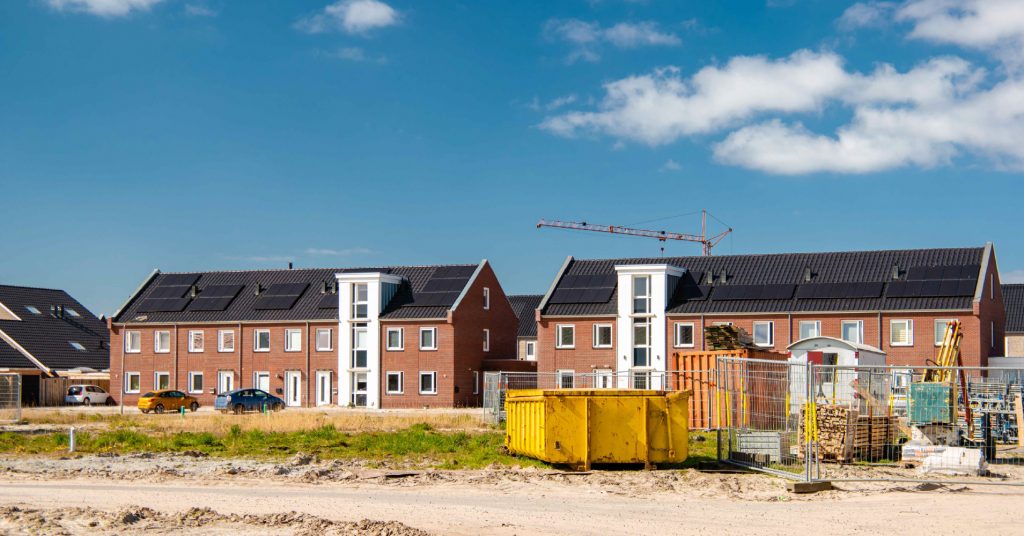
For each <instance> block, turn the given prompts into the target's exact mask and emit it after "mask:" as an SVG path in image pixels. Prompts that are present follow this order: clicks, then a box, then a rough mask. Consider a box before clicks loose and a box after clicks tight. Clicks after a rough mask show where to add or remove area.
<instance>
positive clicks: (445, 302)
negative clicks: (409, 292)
mask: <svg viewBox="0 0 1024 536" xmlns="http://www.w3.org/2000/svg"><path fill="white" fill-rule="evenodd" d="M459 294H461V293H460V292H420V293H418V294H416V297H415V298H414V301H413V303H410V304H407V306H410V307H438V306H444V307H451V306H452V305H453V304H454V303H455V300H457V299H458V298H459Z"/></svg>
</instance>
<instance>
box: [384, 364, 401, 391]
mask: <svg viewBox="0 0 1024 536" xmlns="http://www.w3.org/2000/svg"><path fill="white" fill-rule="evenodd" d="M392 376H398V390H397V391H392V390H391V377H392ZM384 392H385V393H386V394H389V395H402V394H405V372H402V371H400V370H389V371H388V372H386V373H384Z"/></svg>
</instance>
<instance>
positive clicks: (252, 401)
mask: <svg viewBox="0 0 1024 536" xmlns="http://www.w3.org/2000/svg"><path fill="white" fill-rule="evenodd" d="M213 407H214V409H216V410H218V411H220V412H222V413H227V412H229V411H233V412H235V413H245V412H246V411H280V410H282V409H284V400H281V399H280V398H278V397H276V396H274V395H272V394H270V393H268V392H266V391H261V390H260V389H236V390H234V391H230V392H227V393H221V394H219V395H217V399H216V400H215V401H214V402H213Z"/></svg>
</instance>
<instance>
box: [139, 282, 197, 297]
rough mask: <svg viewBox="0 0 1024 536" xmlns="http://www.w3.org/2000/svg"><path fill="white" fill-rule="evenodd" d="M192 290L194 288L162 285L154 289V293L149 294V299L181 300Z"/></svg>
mask: <svg viewBox="0 0 1024 536" xmlns="http://www.w3.org/2000/svg"><path fill="white" fill-rule="evenodd" d="M190 288H192V287H191V286H178V285H174V286H172V285H160V286H158V287H156V288H154V289H153V290H152V292H150V293H149V297H150V298H158V299H165V298H181V297H182V296H184V295H185V293H186V292H188V291H189V289H190Z"/></svg>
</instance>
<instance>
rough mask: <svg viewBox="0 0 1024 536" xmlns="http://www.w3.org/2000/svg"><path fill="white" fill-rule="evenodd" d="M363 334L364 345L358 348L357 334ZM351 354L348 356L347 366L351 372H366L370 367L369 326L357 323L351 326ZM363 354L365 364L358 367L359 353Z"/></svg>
mask: <svg viewBox="0 0 1024 536" xmlns="http://www.w3.org/2000/svg"><path fill="white" fill-rule="evenodd" d="M360 333H361V334H363V338H364V339H365V341H366V342H365V343H364V344H362V345H361V346H360V344H359V334H360ZM351 341H352V352H351V354H349V366H350V367H351V368H352V369H353V370H360V371H362V370H366V369H368V368H369V367H370V326H369V325H368V324H365V323H361V322H360V323H357V324H353V325H352V339H351ZM360 352H364V353H365V358H364V359H365V361H366V364H365V365H363V366H359V353H360Z"/></svg>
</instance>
